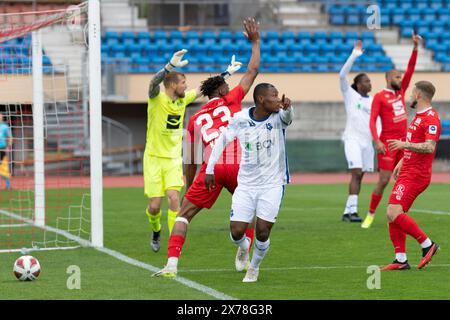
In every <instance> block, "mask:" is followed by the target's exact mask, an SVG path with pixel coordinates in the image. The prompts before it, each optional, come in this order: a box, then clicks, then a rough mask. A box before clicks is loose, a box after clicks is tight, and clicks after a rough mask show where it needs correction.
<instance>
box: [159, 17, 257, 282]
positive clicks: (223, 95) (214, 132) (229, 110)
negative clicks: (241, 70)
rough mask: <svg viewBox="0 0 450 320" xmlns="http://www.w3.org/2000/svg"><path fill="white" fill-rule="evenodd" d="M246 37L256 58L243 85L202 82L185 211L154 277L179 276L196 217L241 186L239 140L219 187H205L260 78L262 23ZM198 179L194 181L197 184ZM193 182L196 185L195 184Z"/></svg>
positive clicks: (248, 23) (240, 265)
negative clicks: (200, 149) (215, 151)
mask: <svg viewBox="0 0 450 320" xmlns="http://www.w3.org/2000/svg"><path fill="white" fill-rule="evenodd" d="M244 27H245V34H246V36H247V38H248V39H249V40H250V41H251V43H252V56H251V58H250V61H249V64H248V68H247V72H246V73H245V74H244V76H243V77H242V79H241V81H240V83H239V85H237V86H236V87H235V88H233V90H231V91H230V90H229V87H228V84H227V83H226V82H225V79H224V77H223V75H221V76H216V77H211V78H209V79H207V80H205V81H203V82H202V85H201V92H202V94H203V95H205V96H208V98H209V99H210V100H209V101H208V103H207V104H206V105H204V106H203V107H202V108H201V109H200V110H199V111H198V112H196V113H195V114H194V115H193V116H192V117H191V118H190V119H189V125H188V135H187V136H188V137H187V140H188V144H189V148H188V149H190V151H191V152H190V155H191V157H190V158H191V159H190V161H189V162H188V163H187V168H186V180H187V181H186V190H187V193H186V194H185V196H184V199H183V203H182V205H181V210H180V212H179V213H178V216H177V218H176V220H175V225H174V227H173V230H172V234H171V236H170V238H169V243H168V261H167V264H166V266H165V267H164V268H163V269H162V270H160V271H159V272H156V273H155V274H154V276H163V277H168V278H171V277H175V276H176V274H177V267H178V259H179V257H180V253H181V249H182V247H183V244H184V240H185V238H186V233H187V227H188V224H189V222H190V221H191V220H192V218H193V217H194V216H195V215H196V214H197V213H198V212H199V211H200V210H202V209H203V208H211V206H212V205H213V204H214V203H215V201H216V200H217V198H218V197H219V194H220V192H221V190H222V188H223V187H225V188H226V189H227V190H228V191H229V192H230V193H233V192H234V190H235V189H236V187H237V174H238V171H239V163H238V159H240V155H239V154H238V153H239V152H240V150H239V143H237V141H235V143H234V144H230V145H229V146H228V148H227V150H226V151H227V152H226V154H225V156H224V157H223V158H222V159H223V161H222V163H220V164H218V165H216V167H215V171H216V172H217V178H216V186H215V188H214V189H212V190H210V191H208V189H207V188H206V185H205V182H204V180H205V170H206V166H207V161H208V159H209V155H210V153H211V150H212V147H213V144H214V141H215V140H216V139H217V138H218V137H219V136H220V134H221V132H222V131H223V130H224V129H225V128H226V126H227V125H228V121H229V120H230V119H231V118H232V116H233V115H234V114H235V113H236V112H239V111H241V109H242V107H241V103H242V99H243V98H244V96H245V95H246V94H247V92H248V91H249V90H250V88H251V86H252V85H253V82H254V81H255V79H256V76H257V75H258V68H259V64H260V44H259V23H257V22H256V21H255V20H254V19H246V20H245V21H244ZM199 136H200V137H201V140H202V143H203V145H204V147H205V152H204V158H203V159H204V161H203V164H202V166H201V168H200V172H199V174H198V176H197V177H196V179H195V180H194V176H195V173H196V170H197V164H196V163H197V162H195V153H196V151H195V149H196V147H197V145H196V143H195V140H196V138H197V137H199ZM193 180H194V181H193ZM192 181H193V182H192ZM246 235H247V236H248V237H249V238H250V240H249V241H251V239H252V238H253V228H252V229H249V230H248V232H247V234H246ZM247 262H248V252H246V253H245V255H243V254H241V252H239V249H238V253H237V255H236V269H237V270H238V271H242V270H243V269H244V267H245V266H246V264H247Z"/></svg>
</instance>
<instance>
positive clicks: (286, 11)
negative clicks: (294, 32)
mask: <svg viewBox="0 0 450 320" xmlns="http://www.w3.org/2000/svg"><path fill="white" fill-rule="evenodd" d="M321 8H322V3H320V2H319V3H314V2H305V3H299V2H297V1H280V2H279V5H278V8H277V9H276V10H275V13H276V14H277V15H278V20H279V21H281V23H282V25H283V27H285V28H311V27H313V28H327V27H328V14H326V13H322V12H321Z"/></svg>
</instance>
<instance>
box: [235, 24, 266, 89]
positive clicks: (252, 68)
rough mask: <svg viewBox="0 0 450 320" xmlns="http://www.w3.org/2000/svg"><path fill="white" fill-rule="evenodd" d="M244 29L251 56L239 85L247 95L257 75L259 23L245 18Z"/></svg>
mask: <svg viewBox="0 0 450 320" xmlns="http://www.w3.org/2000/svg"><path fill="white" fill-rule="evenodd" d="M244 29H245V32H244V35H245V36H246V37H247V39H248V40H249V41H251V43H252V55H251V57H250V61H249V63H248V66H247V72H245V74H244V76H243V77H242V79H241V81H240V83H239V84H240V85H241V86H242V88H243V89H244V94H247V92H248V91H249V90H250V88H251V87H252V85H253V82H254V81H255V79H256V76H257V75H258V72H259V65H260V61H261V53H260V40H259V22H257V21H256V20H255V19H254V18H247V19H245V20H244Z"/></svg>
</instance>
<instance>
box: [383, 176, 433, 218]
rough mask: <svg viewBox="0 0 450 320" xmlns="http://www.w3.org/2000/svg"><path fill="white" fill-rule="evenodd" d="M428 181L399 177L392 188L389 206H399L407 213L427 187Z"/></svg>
mask: <svg viewBox="0 0 450 320" xmlns="http://www.w3.org/2000/svg"><path fill="white" fill-rule="evenodd" d="M429 184H430V180H418V179H413V178H406V177H405V178H402V177H399V178H398V179H397V182H396V183H395V185H394V187H393V188H392V191H391V195H390V197H389V202H388V203H389V204H399V205H401V206H402V208H403V211H404V212H408V211H409V209H410V208H411V206H412V204H413V202H414V200H416V198H417V197H418V196H419V195H420V194H421V193H422V192H424V191H425V189H426V188H427V187H428V186H429Z"/></svg>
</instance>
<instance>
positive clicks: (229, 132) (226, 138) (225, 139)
mask: <svg viewBox="0 0 450 320" xmlns="http://www.w3.org/2000/svg"><path fill="white" fill-rule="evenodd" d="M237 134H238V126H237V125H236V119H235V118H231V120H230V122H229V124H228V126H227V127H226V129H225V130H224V131H223V132H222V134H221V135H220V136H219V138H217V140H216V141H215V143H214V147H213V149H212V152H211V155H210V156H209V160H208V166H207V167H206V170H205V185H206V189H207V190H210V187H214V184H215V179H214V166H215V165H216V163H217V161H219V159H220V156H221V155H222V152H223V150H225V147H226V146H227V144H228V143H230V142H231V141H233V140H234V138H236V136H237Z"/></svg>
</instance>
